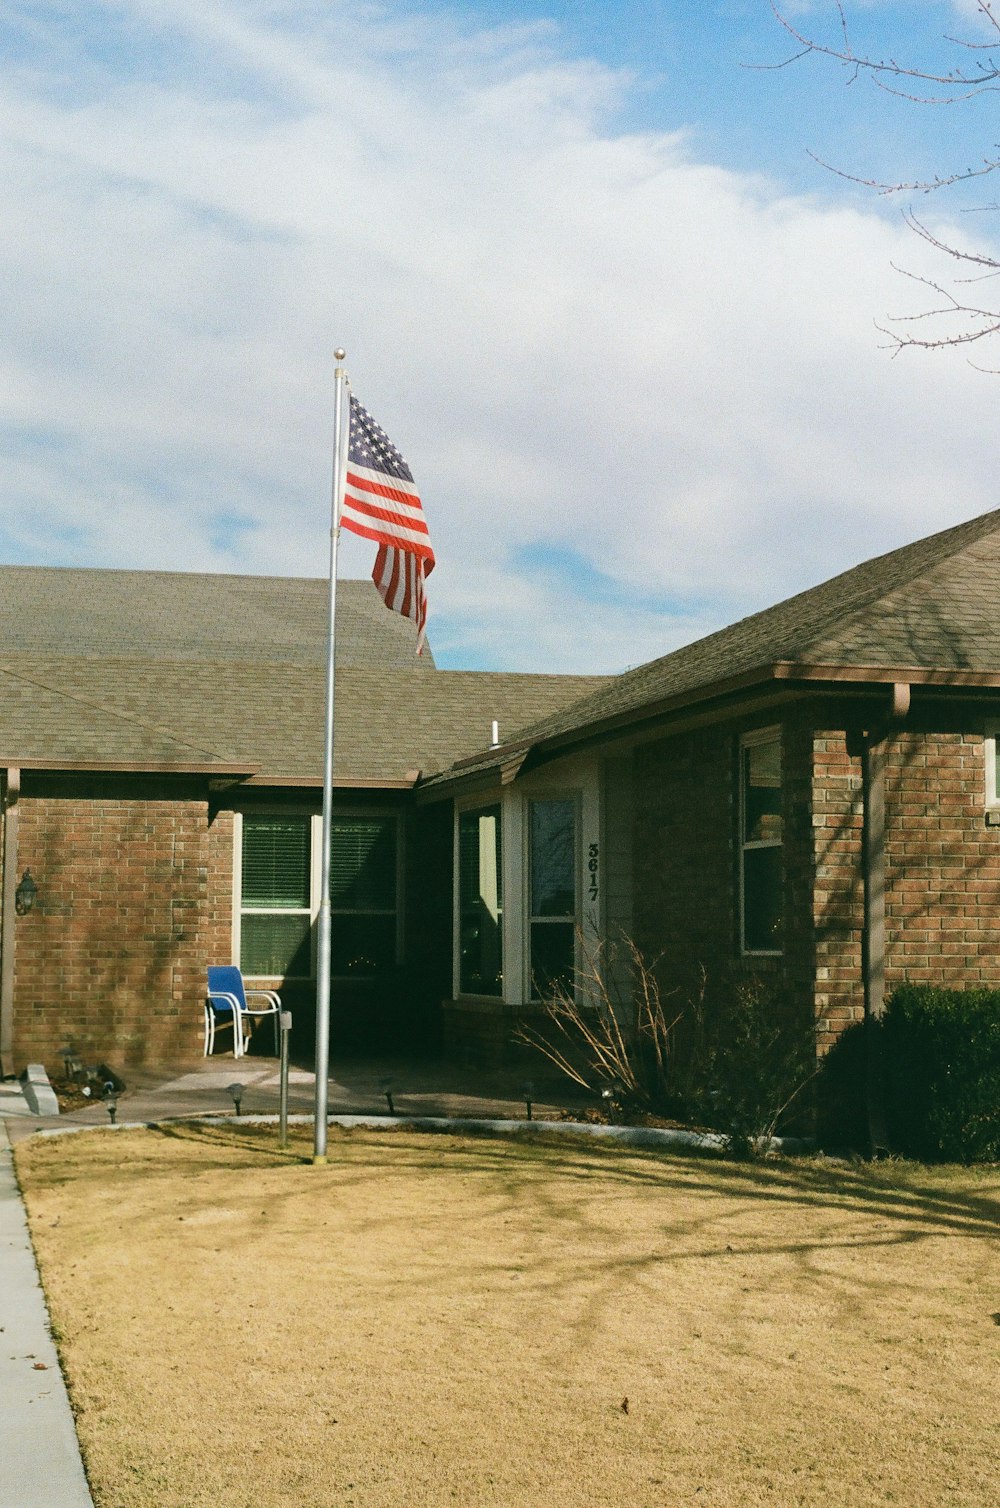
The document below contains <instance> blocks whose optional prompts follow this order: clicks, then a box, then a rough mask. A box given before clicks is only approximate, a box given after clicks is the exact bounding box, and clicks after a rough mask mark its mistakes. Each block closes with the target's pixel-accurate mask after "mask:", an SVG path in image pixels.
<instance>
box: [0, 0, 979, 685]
mask: <svg viewBox="0 0 1000 1508" xmlns="http://www.w3.org/2000/svg"><path fill="white" fill-rule="evenodd" d="M0 6H2V11H0V14H2V18H3V22H4V25H3V28H2V36H3V42H2V44H0V46H2V48H3V51H4V53H5V61H4V69H3V83H2V86H0V87H2V101H3V115H2V124H0V154H2V165H3V172H2V173H0V184H2V185H3V187H2V188H0V195H2V196H3V198H2V199H0V274H2V277H3V285H4V288H5V295H6V297H5V303H6V316H5V321H4V328H3V333H2V335H0V402H2V408H0V425H2V427H3V434H4V439H5V452H6V456H7V460H8V466H7V481H8V489H7V492H8V507H7V508H6V509H5V516H4V520H3V522H2V523H0V558H3V559H5V560H8V561H20V562H28V563H32V562H34V563H39V564H48V565H51V564H57V565H107V566H133V567H143V568H153V569H156V568H159V569H180V570H221V571H237V572H247V573H251V574H276V575H282V574H313V575H320V574H322V572H323V570H324V565H325V551H326V530H327V516H328V515H327V509H328V495H329V451H330V424H331V408H332V391H331V375H332V365H333V363H332V355H331V353H332V350H333V348H334V347H335V346H336V345H337V344H339V343H342V344H344V345H345V346H346V347H347V349H348V368H349V371H350V374H351V377H352V381H353V385H354V389H355V391H356V392H357V393H358V395H359V397H361V399H362V401H363V402H364V403H365V404H366V406H368V407H369V408H370V409H371V411H372V412H373V413H374V414H375V416H376V417H377V418H378V420H379V422H380V423H381V424H383V426H384V427H385V428H386V429H387V430H388V431H389V433H390V434H391V435H392V437H393V439H394V440H395V441H396V443H397V444H398V445H399V446H400V447H401V448H402V450H403V451H404V452H405V454H406V455H407V457H408V459H409V460H410V463H411V465H412V467H413V469H414V473H415V475H416V477H417V480H418V483H419V484H420V487H421V491H422V493H423V496H424V500H425V504H426V507H427V512H428V517H429V520H430V524H431V529H432V535H433V538H434V542H435V547H436V549H437V553H438V560H439V566H438V569H437V571H436V572H435V574H434V577H433V578H432V582H431V592H430V599H431V613H432V619H431V636H432V640H433V642H434V645H435V649H436V653H437V657H438V660H439V662H440V663H442V664H445V665H451V666H481V667H484V668H524V669H537V670H608V669H616V668H619V667H621V666H623V665H626V664H635V663H638V662H640V661H641V660H643V659H647V658H649V657H651V656H653V655H655V654H658V653H663V652H665V651H667V650H669V649H671V648H674V647H676V646H677V645H678V644H680V643H683V642H685V641H686V640H689V639H690V638H692V637H695V636H697V635H699V634H701V633H705V632H708V631H710V630H711V629H713V628H716V627H719V626H720V625H721V624H723V623H725V622H728V621H731V620H732V619H733V618H735V617H738V616H740V615H741V614H743V613H746V612H749V611H752V610H754V609H756V608H758V607H762V606H766V605H767V604H768V603H770V602H772V601H774V600H776V599H777V598H778V597H780V596H783V595H786V594H788V593H790V592H792V591H795V590H798V589H801V588H803V587H806V586H809V585H811V584H813V583H814V582H816V581H818V580H821V579H823V578H824V577H826V576H828V575H830V574H832V573H833V572H834V571H835V570H839V569H843V568H845V567H846V566H849V565H851V564H854V563H855V562H857V561H858V560H860V559H863V558H865V557H866V556H868V555H870V554H873V553H876V552H877V551H879V550H882V549H889V548H892V547H893V546H894V545H897V544H900V543H903V542H905V541H906V540H908V539H910V538H913V537H915V536H917V535H919V534H921V533H925V532H929V531H930V530H932V529H934V528H942V527H946V526H947V525H949V524H951V523H955V522H958V521H959V520H961V519H962V518H966V517H970V516H972V515H973V514H975V513H977V512H980V511H983V510H985V509H986V508H989V507H992V506H995V505H996V504H997V502H998V499H997V496H996V491H995V474H996V457H995V446H996V440H995V434H996V424H995V418H994V414H995V399H996V387H995V382H996V380H997V379H995V378H990V377H987V376H984V375H982V374H981V373H978V372H976V371H974V370H973V369H972V368H970V366H969V365H968V363H967V362H966V361H965V360H964V359H963V356H962V354H961V353H958V352H954V351H952V352H941V353H936V354H933V355H928V356H922V355H918V354H917V353H904V355H902V356H900V357H899V358H898V359H897V360H893V359H891V357H890V354H889V352H888V351H887V350H885V349H884V348H883V345H884V342H883V338H882V337H880V335H879V333H878V331H877V329H876V328H875V322H876V321H877V320H882V319H883V318H884V316H885V315H886V313H887V312H889V313H897V312H898V313H912V312H918V311H919V310H920V309H921V308H922V307H925V306H926V304H925V303H924V302H922V300H923V299H924V293H923V291H922V290H921V289H920V287H919V286H917V285H915V284H914V283H912V282H910V281H907V280H906V279H905V278H903V277H901V276H900V275H899V274H898V273H896V272H894V271H893V267H892V264H893V263H897V264H901V265H903V266H905V267H908V268H910V269H911V270H913V271H915V272H920V273H924V274H925V275H930V276H938V275H940V273H941V268H940V266H938V265H937V264H935V262H934V261H933V259H932V258H930V257H929V254H928V253H927V251H926V248H923V247H921V246H920V245H919V243H917V242H915V241H914V239H913V237H912V235H911V234H910V233H909V232H908V231H907V230H906V228H905V226H904V224H903V222H902V219H901V214H900V211H901V209H902V208H903V207H905V205H906V204H908V203H912V202H914V199H913V196H910V197H906V196H904V197H903V199H901V200H883V199H879V198H878V197H876V196H873V195H871V194H870V193H869V192H867V191H865V190H864V189H862V188H860V187H858V186H857V185H854V184H851V183H849V182H846V181H845V180H843V179H840V178H837V177H836V176H834V175H832V174H830V173H827V172H824V171H823V169H822V168H820V167H818V166H817V165H816V163H815V162H814V161H813V160H812V158H810V156H809V155H808V152H809V150H812V151H814V152H816V153H817V154H818V155H819V156H821V157H824V158H827V159H828V160H830V161H832V162H834V163H835V164H836V165H837V166H840V167H843V168H844V169H845V170H848V171H857V172H859V173H862V174H864V175H872V176H876V177H882V176H884V177H887V178H890V179H895V178H897V177H907V178H909V177H922V176H924V175H929V174H933V173H934V172H935V171H938V172H943V171H948V170H950V169H952V168H956V167H962V166H965V165H966V164H967V163H971V162H975V161H977V160H979V159H981V158H982V156H983V155H984V153H987V152H989V151H990V150H991V147H992V145H993V143H994V142H995V140H996V139H997V134H996V130H995V124H994V119H993V116H994V112H995V104H994V102H993V101H994V99H995V96H989V95H984V96H982V97H981V98H979V99H976V100H971V101H968V102H966V103H965V104H963V105H955V106H949V107H921V106H914V105H912V104H909V103H907V102H905V101H900V100H897V99H892V98H890V97H888V96H886V95H885V94H884V93H879V91H877V90H875V89H873V88H871V87H870V86H869V85H868V84H866V83H865V82H864V81H863V80H862V81H857V82H855V83H851V84H849V83H848V82H847V79H846V76H845V75H844V73H843V71H842V70H838V69H837V68H836V67H835V66H833V65H829V64H824V63H823V62H821V61H820V60H818V59H804V60H802V61H801V62H799V63H798V64H795V65H794V66H791V67H788V68H779V69H773V68H770V67H768V66H767V65H770V64H774V63H778V62H780V61H781V60H782V59H783V58H785V57H787V56H788V55H789V53H790V51H791V50H792V46H791V44H790V43H789V42H788V40H787V39H786V38H785V37H784V35H783V33H782V32H781V29H780V27H779V26H778V24H777V22H776V21H775V19H774V17H773V16H772V14H771V12H770V9H769V7H768V5H767V4H766V3H765V0H732V3H723V4H702V5H693V4H690V3H688V4H680V3H677V4H671V3H667V0H636V3H632V4H630V5H628V6H620V5H615V6H612V5H608V4H596V3H586V0H584V3H580V0H576V3H572V4H571V3H570V0H556V3H552V4H544V3H538V4H529V3H520V0H518V3H514V0H511V3H493V4H485V3H484V4H482V5H479V6H445V5H432V4H428V5H423V6H411V5H407V4H389V5H373V6H365V7H361V8H359V7H358V6H357V5H347V4H346V3H341V0H322V3H320V0H272V3H270V4H264V3H257V0H200V3H196V0H107V3H103V4H96V3H95V4H90V3H86V0H75V3H69V0H63V3H59V0H56V3H50V4H28V3H20V0H0ZM974 12H975V5H974V3H973V0H955V3H954V4H952V3H941V4H937V3H930V0H928V3H911V4H907V5H888V4H881V3H878V0H869V3H866V4H863V5H861V4H849V5H848V6H847V14H848V16H849V19H850V22H851V26H852V32H853V34H854V35H855V37H856V38H857V39H858V42H859V44H860V45H865V46H867V45H870V46H871V48H872V50H873V51H876V52H879V53H885V52H893V53H895V54H896V55H900V56H906V57H912V58H915V59H918V60H920V61H921V62H927V63H929V64H934V63H935V62H939V61H940V60H941V59H942V58H947V57H948V56H949V55H950V54H949V51H948V49H947V47H946V46H945V44H944V43H943V42H942V37H943V36H944V35H945V34H946V33H949V32H950V33H952V34H960V35H966V36H970V37H973V36H975V35H977V31H976V27H977V25H978V24H980V23H978V22H977V19H976V16H975V14H974ZM789 15H790V16H791V17H792V18H793V19H794V21H795V23H796V24H798V25H801V26H802V27H803V28H806V29H808V30H810V31H811V32H816V33H818V34H821V35H830V36H832V35H834V34H835V20H836V17H835V10H834V8H833V7H832V6H831V5H829V4H827V3H826V0H794V4H793V5H792V6H790V7H789ZM982 34H983V33H982V31H980V32H979V33H978V35H982ZM993 197H994V195H993V194H992V191H991V190H990V188H989V186H988V185H987V188H986V192H985V193H984V194H982V195H981V196H979V198H977V197H973V195H972V194H971V193H966V194H965V196H964V198H963V197H962V196H961V195H958V194H949V195H938V196H933V197H931V198H924V197H918V198H917V200H916V208H917V209H918V210H919V212H920V213H921V214H922V215H925V216H927V217H928V218H929V220H930V223H931V224H932V226H933V228H934V229H935V230H936V231H938V232H940V233H941V234H942V235H944V236H946V237H952V236H960V237H962V238H964V239H966V240H967V239H968V238H969V236H970V235H972V236H975V237H976V238H977V244H981V245H982V246H983V247H984V248H985V249H987V250H990V249H994V248H995V245H996V226H995V223H994V220H993V218H992V217H991V216H989V215H984V214H977V215H968V214H965V213H964V211H965V210H967V209H968V208H969V207H971V206H974V205H975V204H977V203H978V202H980V199H982V200H987V201H988V200H990V199H991V198H993ZM993 364H994V365H1000V361H996V360H994V363H993ZM344 555H345V571H346V573H347V574H352V575H363V574H365V573H366V571H367V570H368V568H369V565H370V561H369V558H368V552H367V546H364V545H362V543H361V542H360V541H350V542H349V543H348V544H347V546H346V548H345V552H344Z"/></svg>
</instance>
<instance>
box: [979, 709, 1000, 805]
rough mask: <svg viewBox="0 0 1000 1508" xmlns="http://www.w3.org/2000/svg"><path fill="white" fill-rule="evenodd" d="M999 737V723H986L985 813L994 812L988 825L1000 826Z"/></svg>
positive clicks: (984, 754)
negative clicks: (998, 787)
mask: <svg viewBox="0 0 1000 1508" xmlns="http://www.w3.org/2000/svg"><path fill="white" fill-rule="evenodd" d="M998 738H1000V723H987V724H986V736H985V737H984V739H983V759H984V763H985V770H984V782H983V786H984V790H983V796H984V803H983V804H984V806H985V808H986V811H987V813H990V814H995V818H996V820H995V821H994V822H991V823H990V826H991V827H992V826H1000V791H998V790H997V739H998Z"/></svg>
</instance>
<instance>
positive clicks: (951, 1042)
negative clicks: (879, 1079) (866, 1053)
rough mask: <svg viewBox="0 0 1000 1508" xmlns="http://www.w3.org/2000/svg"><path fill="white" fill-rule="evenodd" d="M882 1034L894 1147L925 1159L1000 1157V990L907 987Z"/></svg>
mask: <svg viewBox="0 0 1000 1508" xmlns="http://www.w3.org/2000/svg"><path fill="white" fill-rule="evenodd" d="M879 1035H880V1038H881V1042H880V1049H881V1058H882V1076H883V1083H884V1086H885V1102H886V1118H887V1122H888V1129H889V1134H890V1137H891V1139H892V1143H893V1147H894V1149H895V1150H896V1151H898V1152H902V1153H903V1154H904V1155H905V1156H908V1157H918V1158H921V1159H923V1160H924V1161H938V1160H942V1161H945V1162H996V1161H1000V990H985V989H976V990H939V989H932V988H930V987H928V986H923V985H909V984H907V985H902V986H900V988H899V989H897V990H895V991H894V992H893V994H892V996H891V997H890V999H889V1001H888V1003H887V1006H886V1012H885V1016H884V1017H883V1020H882V1030H881V1032H880V1034H879Z"/></svg>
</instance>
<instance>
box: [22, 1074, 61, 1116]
mask: <svg viewBox="0 0 1000 1508" xmlns="http://www.w3.org/2000/svg"><path fill="white" fill-rule="evenodd" d="M21 1090H22V1093H23V1094H24V1098H25V1100H26V1101H27V1105H28V1109H29V1110H30V1111H31V1112H32V1114H33V1115H58V1114H59V1101H58V1100H57V1099H56V1092H55V1090H54V1089H53V1088H52V1085H51V1084H50V1083H49V1076H48V1074H47V1073H46V1072H45V1069H44V1067H43V1065H42V1064H41V1063H29V1064H28V1066H27V1068H26V1069H25V1070H24V1077H23V1079H22V1080H21Z"/></svg>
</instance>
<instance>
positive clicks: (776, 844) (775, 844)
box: [736, 723, 785, 958]
mask: <svg viewBox="0 0 1000 1508" xmlns="http://www.w3.org/2000/svg"><path fill="white" fill-rule="evenodd" d="M769 743H777V745H778V757H779V760H780V767H781V785H780V787H779V789H780V791H781V797H782V804H783V803H784V792H785V750H784V741H783V739H782V736H781V725H780V723H779V724H776V725H773V726H771V727H768V728H754V729H753V731H752V732H749V733H742V734H741V735H740V740H739V763H738V768H737V776H736V778H737V781H738V782H739V784H738V799H737V821H738V822H739V828H738V843H739V886H738V889H739V908H740V917H739V921H740V953H741V955H742V957H744V958H781V957H783V956H784V949H783V948H749V947H747V940H746V916H747V913H746V863H745V855H746V854H747V853H748V852H750V851H751V850H753V851H756V850H759V849H764V848H777V849H778V850H779V851H780V852H781V857H782V865H781V869H782V876H784V867H785V866H784V848H785V824H784V815H782V824H781V837H780V839H778V840H775V839H773V838H769V839H750V840H748V839H747V838H746V837H745V836H744V835H745V833H746V781H745V777H744V768H745V761H744V758H743V753H744V750H746V749H751V748H753V747H755V746H756V745H758V744H769ZM783 909H784V908H782V910H783Z"/></svg>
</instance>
